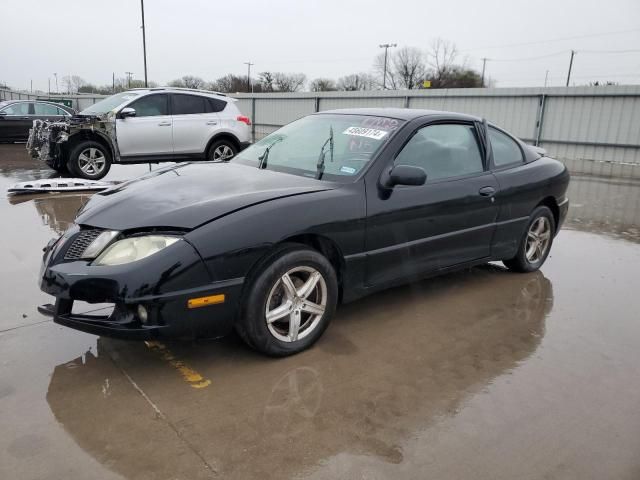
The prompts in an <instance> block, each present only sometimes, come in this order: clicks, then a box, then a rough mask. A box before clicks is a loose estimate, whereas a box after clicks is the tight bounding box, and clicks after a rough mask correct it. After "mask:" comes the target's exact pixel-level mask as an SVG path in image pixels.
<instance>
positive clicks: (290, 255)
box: [236, 245, 338, 357]
mask: <svg viewBox="0 0 640 480" xmlns="http://www.w3.org/2000/svg"><path fill="white" fill-rule="evenodd" d="M251 277H252V278H249V279H248V281H249V282H250V285H249V289H248V290H247V292H246V294H245V295H244V298H243V301H242V306H241V309H240V316H239V318H238V320H237V321H236V331H237V332H238V334H239V335H240V337H241V338H242V339H243V340H244V341H245V342H246V343H247V344H248V345H249V346H250V347H252V348H254V349H255V350H258V351H260V352H262V353H264V354H266V355H269V356H273V357H284V356H287V355H292V354H294V353H298V352H301V351H303V350H305V349H307V348H309V347H310V346H311V345H313V344H314V343H315V342H316V341H317V340H318V339H319V338H320V336H321V335H322V333H323V332H324V331H325V329H326V328H327V326H328V325H329V322H330V321H331V318H332V317H333V314H334V312H335V308H336V304H337V301H338V282H337V278H336V273H335V270H334V269H333V266H332V265H331V263H330V262H329V261H328V260H327V259H326V258H325V257H324V256H323V255H322V254H320V253H319V252H317V251H315V250H311V249H309V248H305V247H301V246H300V247H298V246H295V245H292V246H283V247H282V248H281V249H279V250H277V251H276V252H274V254H273V255H272V256H271V257H270V258H269V259H267V260H266V261H265V263H264V264H263V266H262V267H261V268H260V269H259V270H258V272H257V273H255V274H254V275H252V276H251ZM285 277H286V278H288V280H286V279H285Z"/></svg>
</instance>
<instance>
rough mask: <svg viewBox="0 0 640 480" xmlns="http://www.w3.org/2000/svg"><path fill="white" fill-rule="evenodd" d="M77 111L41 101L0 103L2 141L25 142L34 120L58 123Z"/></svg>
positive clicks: (0, 136)
mask: <svg viewBox="0 0 640 480" xmlns="http://www.w3.org/2000/svg"><path fill="white" fill-rule="evenodd" d="M74 113H75V111H74V110H73V109H71V108H69V107H67V106H65V105H61V104H59V103H53V102H44V101H40V100H8V101H5V102H0V141H1V142H25V141H26V140H27V138H29V129H30V128H31V127H32V126H33V121H34V120H48V121H50V122H57V121H60V120H65V119H67V118H69V117H71V116H72V115H73V114H74Z"/></svg>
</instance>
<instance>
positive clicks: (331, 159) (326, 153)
mask: <svg viewBox="0 0 640 480" xmlns="http://www.w3.org/2000/svg"><path fill="white" fill-rule="evenodd" d="M402 123H404V122H403V121H402V120H398V119H395V118H387V117H374V116H368V115H348V114H320V115H310V116H308V117H304V118H301V119H300V120H296V121H295V122H292V123H290V124H289V125H286V126H284V127H282V128H281V129H279V130H276V131H275V132H273V133H272V134H270V135H268V136H267V137H265V138H263V139H262V140H260V141H259V142H256V143H255V144H254V145H252V146H251V147H249V148H247V149H246V150H244V151H242V152H241V153H240V154H239V155H237V156H236V157H235V158H234V159H233V160H231V161H232V162H236V163H242V164H245V165H253V166H255V167H256V168H265V169H269V170H276V171H280V172H285V173H291V174H294V175H300V176H305V177H312V178H319V179H322V180H330V181H339V182H350V181H351V180H352V179H353V177H355V176H356V175H358V173H359V172H360V171H362V169H363V168H365V166H366V165H367V164H368V163H369V161H370V160H371V159H372V158H373V156H374V155H375V154H376V152H377V151H378V150H379V149H380V147H381V146H382V145H384V143H385V142H387V140H388V139H389V137H391V135H392V134H393V133H394V131H395V130H397V129H398V128H399V127H400V126H401V125H402Z"/></svg>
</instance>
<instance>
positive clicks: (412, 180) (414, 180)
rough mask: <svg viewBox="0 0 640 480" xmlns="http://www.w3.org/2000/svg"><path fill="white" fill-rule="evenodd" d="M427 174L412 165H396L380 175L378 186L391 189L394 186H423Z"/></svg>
mask: <svg viewBox="0 0 640 480" xmlns="http://www.w3.org/2000/svg"><path fill="white" fill-rule="evenodd" d="M426 181H427V173H426V172H425V171H424V170H423V169H422V168H420V167H414V166H412V165H396V166H394V167H391V168H390V169H389V170H387V171H386V172H384V173H383V174H382V177H381V178H380V185H381V186H382V187H384V188H393V187H395V186H396V185H413V186H415V185H424V182H426Z"/></svg>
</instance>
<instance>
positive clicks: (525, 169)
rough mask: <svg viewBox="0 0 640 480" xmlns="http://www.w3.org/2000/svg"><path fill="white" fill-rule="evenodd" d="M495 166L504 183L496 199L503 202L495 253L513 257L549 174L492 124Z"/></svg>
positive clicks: (494, 169)
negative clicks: (529, 161)
mask: <svg viewBox="0 0 640 480" xmlns="http://www.w3.org/2000/svg"><path fill="white" fill-rule="evenodd" d="M489 141H490V142H491V152H492V170H493V174H494V175H495V177H496V179H497V180H498V184H499V185H501V187H502V188H501V189H500V192H499V193H498V195H496V200H497V202H498V204H499V205H500V211H499V212H498V219H497V226H496V235H495V239H494V245H493V249H494V250H493V256H494V257H498V258H510V256H512V255H514V254H515V251H516V250H517V248H518V242H519V241H520V238H522V235H523V232H524V229H525V227H526V226H527V223H528V222H529V215H530V214H531V212H532V211H533V209H534V208H535V206H536V205H537V204H538V202H540V200H541V192H542V191H543V190H544V188H545V186H546V185H547V181H548V177H547V175H546V174H545V173H544V172H543V171H542V170H541V169H538V166H539V164H538V163H537V162H531V163H525V161H524V152H523V151H522V148H521V146H520V144H519V143H518V142H517V141H516V140H515V139H513V138H511V136H510V135H508V134H507V133H506V132H503V131H502V130H499V129H497V128H495V127H493V126H490V127H489Z"/></svg>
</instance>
